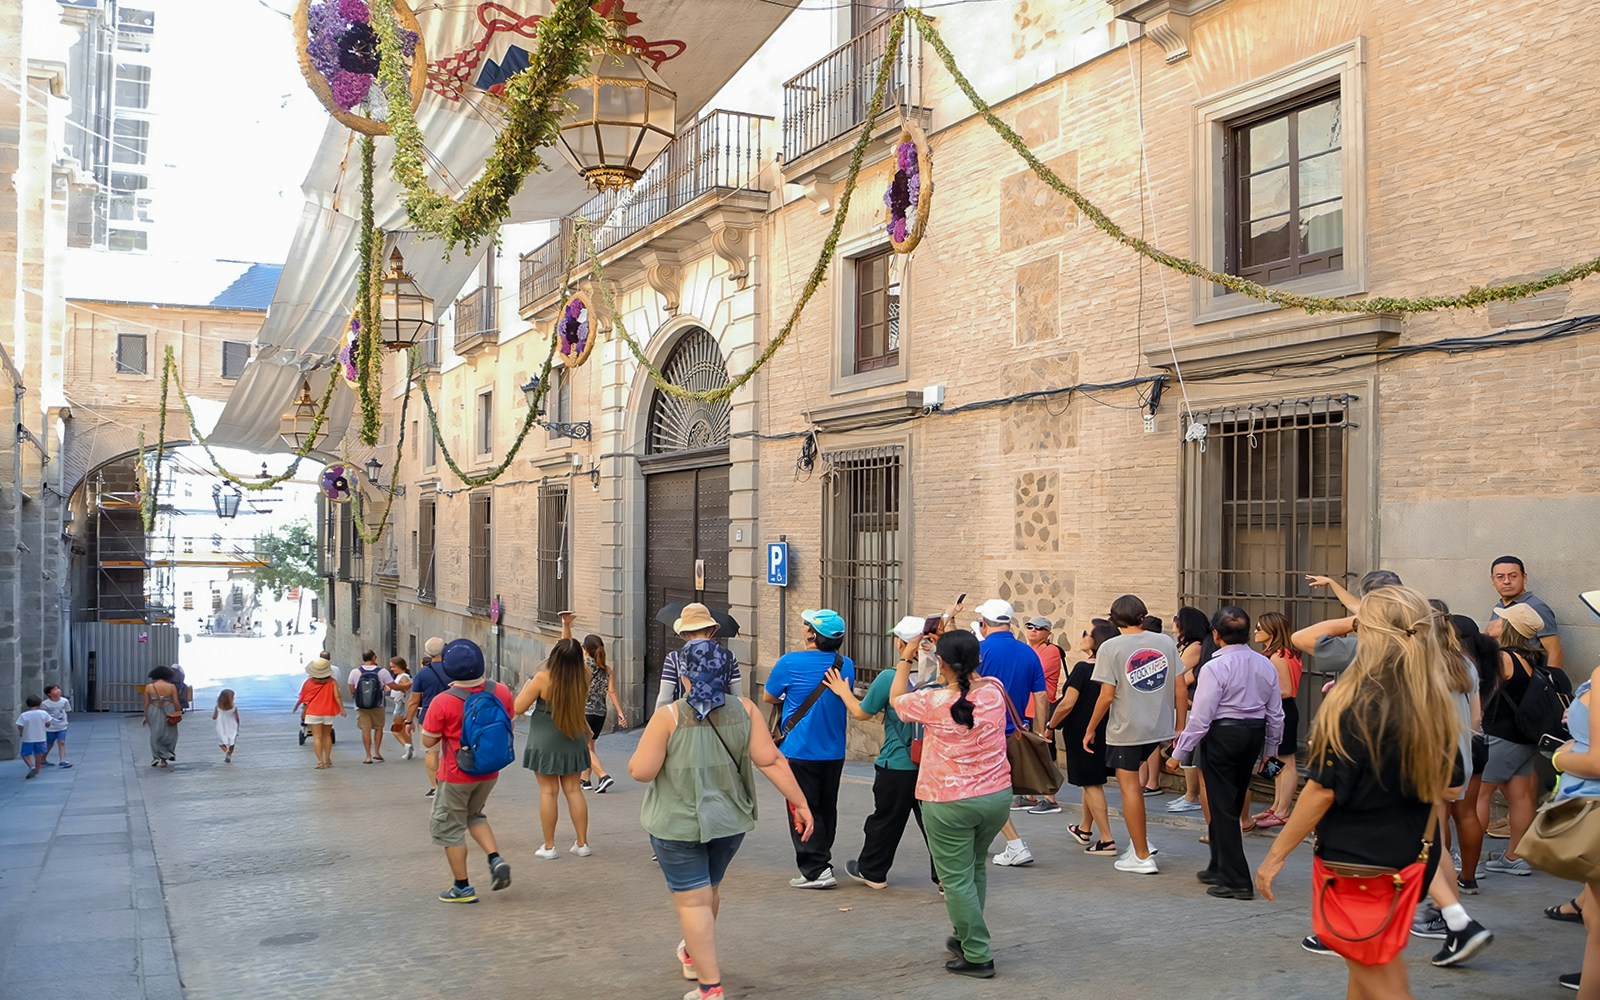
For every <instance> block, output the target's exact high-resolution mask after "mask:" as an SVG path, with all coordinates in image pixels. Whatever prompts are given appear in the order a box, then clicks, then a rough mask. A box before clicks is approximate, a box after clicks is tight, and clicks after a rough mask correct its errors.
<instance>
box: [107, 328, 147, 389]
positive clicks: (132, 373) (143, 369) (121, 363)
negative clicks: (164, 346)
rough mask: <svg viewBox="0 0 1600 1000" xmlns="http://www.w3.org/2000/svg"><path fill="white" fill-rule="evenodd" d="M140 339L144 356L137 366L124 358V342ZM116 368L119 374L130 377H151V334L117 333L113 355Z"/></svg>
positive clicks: (141, 351)
mask: <svg viewBox="0 0 1600 1000" xmlns="http://www.w3.org/2000/svg"><path fill="white" fill-rule="evenodd" d="M135 338H137V339H138V341H139V345H140V353H141V355H142V358H141V360H140V362H139V367H137V368H135V367H133V365H132V364H131V363H130V361H129V360H124V353H123V342H124V341H130V342H131V341H132V340H134V339H135ZM112 360H113V362H114V365H113V367H114V369H115V371H116V373H117V374H118V375H125V376H128V377H130V378H141V379H148V378H149V377H150V335H149V334H147V333H121V332H119V333H118V334H117V340H116V349H115V352H114V353H113V355H112Z"/></svg>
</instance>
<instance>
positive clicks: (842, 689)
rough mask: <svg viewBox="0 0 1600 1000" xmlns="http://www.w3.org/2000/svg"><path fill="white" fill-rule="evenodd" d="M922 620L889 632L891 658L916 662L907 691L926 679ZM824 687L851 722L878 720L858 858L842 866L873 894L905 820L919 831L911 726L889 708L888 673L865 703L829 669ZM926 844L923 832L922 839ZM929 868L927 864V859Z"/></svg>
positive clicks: (885, 880) (884, 879)
mask: <svg viewBox="0 0 1600 1000" xmlns="http://www.w3.org/2000/svg"><path fill="white" fill-rule="evenodd" d="M927 624H928V619H925V618H919V617H917V616H916V615H907V616H905V617H904V618H902V619H900V622H899V624H897V625H895V627H894V628H893V629H891V630H890V631H889V634H890V635H891V636H892V637H893V638H894V644H895V649H896V653H897V655H898V656H899V657H900V658H901V659H903V660H907V661H910V660H912V659H913V658H916V659H917V660H918V661H919V670H918V671H913V673H912V675H911V685H912V687H916V686H917V680H918V678H919V677H927V676H930V674H929V672H928V671H927V668H926V667H925V666H923V665H922V664H921V663H920V661H921V659H922V656H923V654H924V652H925V651H924V650H923V645H924V644H923V641H922V640H923V638H924V636H925V634H926V629H927ZM827 680H828V688H829V689H830V690H831V691H833V693H834V694H836V695H838V696H839V697H840V698H841V699H842V700H843V701H844V706H845V709H846V711H848V712H849V713H850V717H851V718H852V719H856V720H857V721H859V722H867V721H868V720H870V719H872V718H873V717H875V716H877V715H879V714H880V713H881V714H882V715H883V746H882V747H881V748H880V749H879V751H878V759H877V761H876V762H875V764H876V768H875V774H874V777H873V780H872V803H873V809H872V815H870V816H868V817H867V821H866V823H865V824H864V825H863V826H862V828H861V832H862V834H863V835H864V839H863V841H862V844H861V854H860V855H859V856H858V857H857V858H853V859H851V860H850V861H847V862H845V866H844V870H845V874H847V875H849V876H850V877H851V878H853V879H855V880H856V881H857V882H860V883H862V884H863V885H865V886H868V887H869V888H873V889H884V888H887V887H888V885H889V869H890V867H892V866H893V865H894V855H895V851H896V850H897V849H898V848H899V846H900V838H901V836H902V835H904V833H905V830H906V820H908V819H910V818H911V817H913V816H915V817H916V820H917V828H918V829H922V807H921V806H920V805H919V804H918V803H917V773H918V770H919V769H918V767H917V761H915V760H913V759H912V756H911V746H912V742H913V741H914V740H915V739H916V737H917V727H916V726H915V725H913V724H912V723H908V722H902V721H900V716H899V715H897V714H896V713H895V710H894V706H893V705H891V704H889V689H890V688H891V687H892V686H893V685H894V671H892V670H880V671H879V672H878V676H877V677H874V678H873V679H872V685H871V686H870V687H868V688H867V695H866V697H865V698H861V699H859V700H858V699H857V698H856V693H855V691H854V690H852V689H851V687H850V685H849V684H846V683H845V681H844V678H843V677H841V676H839V673H838V672H837V671H834V670H830V671H828V675H827ZM922 839H923V842H924V843H926V842H927V839H928V835H927V832H926V831H924V832H923V835H922ZM930 866H931V860H930ZM933 883H934V884H935V885H938V884H939V873H938V872H937V871H934V872H933Z"/></svg>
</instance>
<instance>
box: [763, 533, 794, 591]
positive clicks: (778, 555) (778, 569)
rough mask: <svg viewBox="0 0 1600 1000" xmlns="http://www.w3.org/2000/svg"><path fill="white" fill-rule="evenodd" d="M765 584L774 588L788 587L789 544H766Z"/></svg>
mask: <svg viewBox="0 0 1600 1000" xmlns="http://www.w3.org/2000/svg"><path fill="white" fill-rule="evenodd" d="M767 582H768V583H770V584H772V585H773V586H774V587H787V586H788V585H789V543H788V542H768V543H767Z"/></svg>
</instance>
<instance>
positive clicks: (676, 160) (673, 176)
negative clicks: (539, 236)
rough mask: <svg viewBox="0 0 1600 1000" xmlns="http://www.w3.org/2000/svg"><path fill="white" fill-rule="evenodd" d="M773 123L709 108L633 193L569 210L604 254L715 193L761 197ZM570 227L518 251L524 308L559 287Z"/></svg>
mask: <svg viewBox="0 0 1600 1000" xmlns="http://www.w3.org/2000/svg"><path fill="white" fill-rule="evenodd" d="M771 120H772V119H770V118H767V117H764V116H762V115H752V114H745V113H744V112H740V111H713V112H711V113H710V114H708V115H706V116H704V117H702V118H701V119H700V120H698V121H696V122H695V123H694V124H692V125H690V126H689V127H688V128H686V129H684V130H683V131H682V132H680V133H679V134H678V137H677V138H676V139H674V140H673V141H672V144H671V145H669V146H668V147H667V149H666V151H665V152H664V153H662V154H661V156H660V157H658V158H657V159H656V161H655V162H654V163H652V164H651V165H650V168H649V169H648V170H646V171H645V172H644V176H643V177H641V178H639V181H638V183H636V184H635V185H634V186H633V188H632V189H631V190H624V191H608V192H604V193H602V194H598V195H596V196H594V197H593V198H591V199H589V201H588V202H587V203H585V204H584V205H583V207H582V208H580V209H578V211H577V212H576V213H574V215H575V217H576V218H579V219H583V220H585V221H586V222H588V223H589V224H590V228H591V230H592V232H593V234H594V237H593V238H594V242H595V246H596V248H597V249H598V250H600V251H605V250H608V249H610V248H611V247H613V246H616V245H617V244H618V243H620V242H622V241H623V240H625V239H627V238H628V237H629V236H632V235H633V234H635V233H637V232H639V231H640V230H642V229H644V228H646V227H647V226H650V225H652V224H653V223H656V222H659V221H661V220H662V219H664V218H666V217H667V216H669V215H671V214H672V213H674V212H676V211H678V210H679V209H680V208H683V207H684V206H686V205H690V204H692V203H694V202H695V201H697V200H698V199H700V198H701V197H702V196H704V195H706V194H709V193H711V192H713V191H731V190H740V189H743V190H748V191H754V192H758V193H763V194H764V193H766V192H767V185H766V184H765V183H764V182H763V181H762V179H761V170H762V167H763V166H764V165H765V163H766V157H767V155H768V153H767V151H766V150H765V149H764V148H763V145H762V128H763V126H764V125H765V124H766V123H767V122H770V121H771ZM573 230H574V226H573V223H572V221H571V220H569V219H563V220H562V223H561V232H560V233H559V234H557V235H556V237H555V238H554V239H552V240H550V241H549V242H547V243H545V244H543V245H542V246H539V247H537V248H535V249H534V250H533V251H531V252H529V253H527V254H524V255H523V257H522V269H521V275H520V289H519V291H520V295H519V301H520V303H521V306H522V308H523V309H527V308H528V306H529V305H531V304H532V303H534V302H537V301H539V300H540V299H542V298H544V297H545V296H547V295H550V294H551V293H553V292H555V291H556V289H558V288H560V287H561V278H562V272H563V270H564V269H565V268H566V266H567V255H568V254H569V253H570V252H571V245H572V244H571V240H572V236H573ZM587 254H588V248H587V247H582V248H580V249H579V259H578V260H577V262H576V266H575V267H574V270H575V271H576V272H582V271H584V270H585V269H586V268H587V266H588V261H587V259H585V258H586V256H587Z"/></svg>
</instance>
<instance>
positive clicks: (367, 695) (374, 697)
mask: <svg viewBox="0 0 1600 1000" xmlns="http://www.w3.org/2000/svg"><path fill="white" fill-rule="evenodd" d="M355 699H356V707H357V708H382V707H383V680H382V679H381V678H380V677H379V676H378V668H377V667H373V668H372V669H371V670H368V669H367V668H366V667H362V668H361V676H360V677H359V678H357V679H356V691H355Z"/></svg>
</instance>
